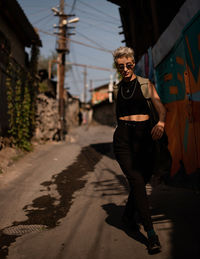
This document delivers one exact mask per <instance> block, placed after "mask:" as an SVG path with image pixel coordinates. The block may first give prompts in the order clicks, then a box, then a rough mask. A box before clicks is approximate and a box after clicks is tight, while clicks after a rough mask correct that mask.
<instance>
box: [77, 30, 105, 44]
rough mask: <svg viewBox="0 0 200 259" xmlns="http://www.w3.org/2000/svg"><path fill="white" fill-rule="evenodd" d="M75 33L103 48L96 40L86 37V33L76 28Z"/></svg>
mask: <svg viewBox="0 0 200 259" xmlns="http://www.w3.org/2000/svg"><path fill="white" fill-rule="evenodd" d="M76 33H77V34H79V35H81V36H82V37H83V38H85V39H86V40H88V41H89V42H91V43H94V44H96V45H97V46H98V47H100V48H104V47H103V46H102V45H100V44H99V43H98V42H96V41H94V40H92V39H90V38H89V37H87V36H86V35H84V34H83V33H82V32H79V31H78V30H76Z"/></svg>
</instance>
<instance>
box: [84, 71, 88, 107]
mask: <svg viewBox="0 0 200 259" xmlns="http://www.w3.org/2000/svg"><path fill="white" fill-rule="evenodd" d="M83 75H84V86H83V87H84V89H83V102H84V104H86V101H87V100H86V99H87V67H84V72H83Z"/></svg>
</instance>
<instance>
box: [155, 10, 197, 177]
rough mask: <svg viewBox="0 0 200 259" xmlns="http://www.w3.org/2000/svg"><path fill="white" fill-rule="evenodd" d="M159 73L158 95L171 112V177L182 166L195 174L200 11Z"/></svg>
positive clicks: (158, 70) (157, 76)
mask: <svg viewBox="0 0 200 259" xmlns="http://www.w3.org/2000/svg"><path fill="white" fill-rule="evenodd" d="M155 70H156V79H157V88H158V93H159V95H160V97H161V100H162V101H163V103H164V104H165V106H166V109H167V120H166V131H167V133H168V136H169V149H170V152H171V154H172V157H173V164H172V171H171V175H175V174H176V173H177V172H178V170H179V169H180V167H181V166H184V169H185V172H186V173H187V174H191V173H193V172H195V171H196V170H197V168H200V12H198V13H197V15H196V16H195V17H194V18H193V19H192V20H191V21H190V23H189V24H188V25H187V26H186V27H185V28H184V30H183V31H182V34H181V36H180V38H179V40H178V41H177V42H176V44H175V46H174V47H173V49H172V50H171V51H170V53H169V54H168V55H167V57H166V58H165V59H164V60H163V61H162V62H161V63H160V64H159V65H158V66H157V67H156V69H155Z"/></svg>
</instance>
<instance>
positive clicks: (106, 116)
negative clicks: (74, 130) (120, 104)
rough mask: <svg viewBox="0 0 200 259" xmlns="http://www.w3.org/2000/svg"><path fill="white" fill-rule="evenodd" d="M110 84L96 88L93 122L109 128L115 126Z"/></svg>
mask: <svg viewBox="0 0 200 259" xmlns="http://www.w3.org/2000/svg"><path fill="white" fill-rule="evenodd" d="M108 87H109V84H105V85H102V86H99V87H97V88H95V89H94V90H93V91H92V99H91V103H92V108H93V120H94V121H96V122H98V123H100V124H103V125H109V126H115V124H116V119H115V111H114V103H113V102H110V101H109V91H108Z"/></svg>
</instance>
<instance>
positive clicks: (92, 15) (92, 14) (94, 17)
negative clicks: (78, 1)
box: [67, 4, 118, 25]
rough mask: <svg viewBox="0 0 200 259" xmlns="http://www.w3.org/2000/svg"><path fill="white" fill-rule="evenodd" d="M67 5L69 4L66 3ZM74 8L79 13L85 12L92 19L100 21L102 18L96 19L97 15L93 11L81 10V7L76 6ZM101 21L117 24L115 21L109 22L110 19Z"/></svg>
mask: <svg viewBox="0 0 200 259" xmlns="http://www.w3.org/2000/svg"><path fill="white" fill-rule="evenodd" d="M67 5H68V4H67ZM68 6H69V5H68ZM75 10H77V11H80V13H81V15H82V14H83V13H85V14H87V15H90V17H92V19H93V20H96V21H102V18H101V17H99V19H98V18H97V15H95V14H94V13H90V12H88V11H85V10H82V9H80V8H77V7H76V8H75ZM103 21H104V22H107V23H109V24H114V25H118V23H117V22H111V21H106V20H103Z"/></svg>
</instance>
